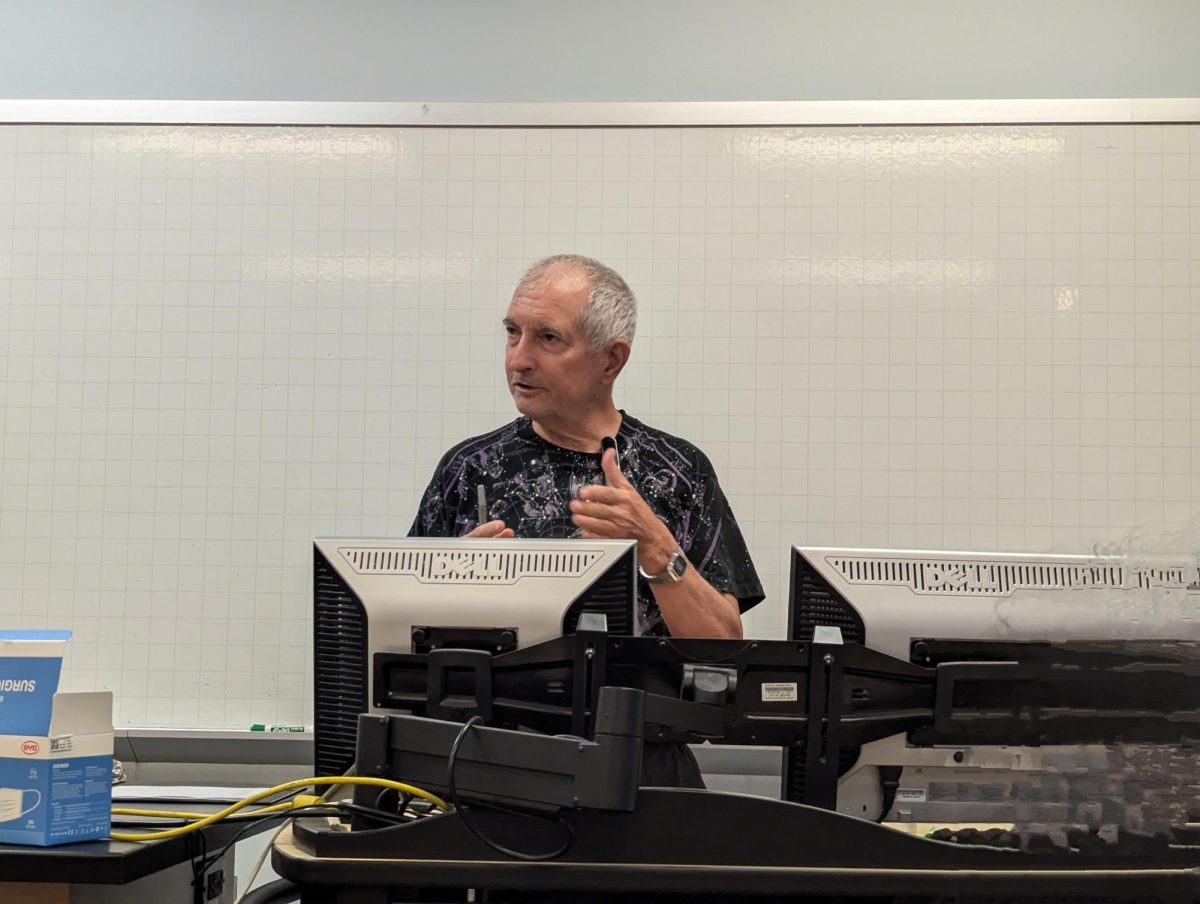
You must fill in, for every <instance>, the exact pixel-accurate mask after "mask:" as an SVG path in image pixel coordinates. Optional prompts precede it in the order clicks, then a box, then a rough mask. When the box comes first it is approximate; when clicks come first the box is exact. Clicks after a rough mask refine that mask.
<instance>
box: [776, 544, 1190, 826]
mask: <svg viewBox="0 0 1200 904" xmlns="http://www.w3.org/2000/svg"><path fill="white" fill-rule="evenodd" d="M817 625H830V626H833V627H838V628H840V629H841V630H842V634H843V639H844V640H845V641H848V642H855V643H861V644H863V645H864V646H867V647H870V648H872V649H875V650H878V651H880V652H883V653H887V654H888V655H890V656H895V657H897V658H900V659H904V660H908V661H911V662H914V663H917V664H926V663H924V662H923V661H922V654H921V647H920V646H919V645H920V643H921V641H922V640H931V639H932V640H949V641H1051V642H1061V641H1127V640H1130V641H1148V642H1153V641H1200V568H1198V565H1197V562H1196V561H1194V560H1193V561H1186V560H1183V559H1182V558H1176V559H1167V558H1159V557H1138V558H1133V557H1120V556H1104V557H1101V556H1073V555H1047V554H1019V553H982V552H979V553H977V552H945V551H924V550H888V549H848V548H847V549H836V548H825V547H795V548H794V549H793V551H792V574H791V591H790V598H789V611H788V637H789V639H791V640H798V641H808V640H811V638H812V632H813V628H814V627H815V626H817ZM1150 746H1152V745H1140V747H1138V748H1137V749H1123V748H1119V747H1116V746H1114V747H1102V746H1099V745H1084V746H1078V747H1071V748H1067V747H1050V746H1047V747H995V746H979V747H974V748H972V747H951V746H947V747H915V746H912V745H910V744H908V743H907V739H906V737H905V736H904V735H896V736H894V737H890V738H885V739H882V740H879V741H875V742H872V743H870V744H867V745H864V746H863V747H862V748H860V749H854V750H846V751H843V762H842V767H843V769H844V772H843V775H842V778H841V780H840V782H839V787H838V809H839V810H840V811H842V812H845V813H848V814H853V815H856V816H860V817H865V818H869V819H880V818H887V819H889V820H894V821H912V822H929V823H939V824H949V823H954V822H960V823H961V822H966V823H971V822H999V823H1022V822H1035V821H1038V820H1039V819H1040V818H1041V817H1045V818H1044V819H1042V821H1045V822H1062V823H1066V822H1073V821H1074V822H1080V821H1085V820H1084V817H1087V818H1093V817H1096V816H1097V814H1099V813H1100V811H1101V810H1102V809H1104V808H1103V807H1101V803H1100V802H1099V801H1092V802H1089V801H1086V800H1082V799H1081V800H1070V799H1069V798H1070V797H1071V794H1072V792H1071V790H1070V787H1069V786H1070V785H1071V781H1072V778H1071V776H1072V775H1078V776H1086V774H1087V773H1089V772H1091V773H1092V775H1091V778H1090V779H1089V780H1091V779H1094V778H1095V774H1096V773H1097V772H1104V771H1105V770H1107V771H1109V772H1113V773H1118V774H1121V773H1123V774H1125V775H1126V777H1128V776H1131V775H1133V773H1135V772H1136V771H1137V769H1136V768H1135V763H1134V760H1136V759H1138V758H1139V757H1141V758H1142V760H1143V763H1142V765H1143V766H1144V767H1145V768H1146V769H1150V770H1152V771H1158V772H1159V773H1160V776H1161V772H1162V770H1163V769H1173V768H1175V767H1174V766H1172V765H1171V761H1170V757H1171V756H1172V754H1171V752H1170V751H1164V752H1162V754H1161V755H1159V754H1156V753H1155V752H1154V751H1153V750H1151V749H1150ZM1153 756H1158V757H1159V759H1161V760H1162V761H1163V762H1162V763H1161V764H1152V763H1150V762H1149V761H1148V760H1147V758H1148V757H1153ZM1193 760H1194V758H1193ZM1180 762H1182V760H1180ZM802 763H803V757H802V756H799V755H797V754H796V753H795V752H794V751H789V755H788V756H786V757H785V794H787V793H790V791H789V789H788V782H789V779H797V776H799V773H798V772H794V771H793V770H797V769H802ZM897 769H899V770H900V771H899V775H898V776H897V775H896V770H897ZM885 779H886V780H885ZM1179 779H1180V784H1179V785H1177V788H1180V789H1183V790H1184V796H1185V798H1186V795H1187V794H1188V793H1191V794H1192V795H1193V797H1192V799H1191V802H1190V803H1188V802H1187V800H1186V799H1185V800H1184V801H1182V802H1179V803H1180V806H1182V807H1183V808H1186V807H1187V806H1198V807H1200V770H1198V769H1197V768H1196V767H1195V765H1194V763H1193V765H1192V772H1191V774H1190V777H1189V776H1187V775H1180V776H1179ZM797 780H798V779H797ZM1081 781H1082V779H1081ZM1189 783H1190V784H1189ZM889 786H890V787H889ZM1054 787H1057V788H1058V790H1057V791H1053V790H1052V788H1054ZM1189 787H1190V788H1191V789H1192V790H1191V791H1190V792H1188V791H1187V790H1186V789H1187V788H1189ZM893 792H894V793H893ZM1060 792H1061V793H1060ZM1131 793H1133V792H1131ZM1136 793H1137V794H1140V793H1142V792H1141V791H1140V790H1139V791H1137V792H1136ZM1114 795H1115V796H1116V797H1119V796H1120V795H1119V792H1114ZM1108 803H1112V801H1111V800H1110V801H1109V802H1108ZM1118 803H1119V801H1118ZM1158 803H1159V804H1161V806H1162V807H1163V808H1166V809H1170V808H1171V807H1174V806H1175V803H1176V802H1172V801H1170V800H1167V799H1165V798H1164V799H1162V800H1160V801H1158ZM1106 806H1107V804H1106ZM1131 806H1132V804H1131ZM1139 806H1141V805H1139ZM1089 807H1090V808H1091V809H1090V810H1089V809H1088V808H1089ZM1112 809H1113V808H1112V807H1108V811H1111V810H1112ZM1110 817H1111V812H1109V815H1108V816H1106V817H1105V818H1110ZM1139 818H1140V817H1139Z"/></svg>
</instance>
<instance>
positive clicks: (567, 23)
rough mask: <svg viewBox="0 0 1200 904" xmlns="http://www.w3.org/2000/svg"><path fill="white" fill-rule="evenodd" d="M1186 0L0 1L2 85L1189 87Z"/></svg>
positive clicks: (434, 95) (734, 96)
mask: <svg viewBox="0 0 1200 904" xmlns="http://www.w3.org/2000/svg"><path fill="white" fill-rule="evenodd" d="M1197 35H1200V3H1197V2H1195V0H962V2H952V0H891V2H889V0H838V2H834V0H822V2H817V0H792V2H785V0H508V2H500V0H457V2H455V0H390V2H388V0H337V2H333V0H124V2H117V0H39V2H29V0H0V98H10V99H13V98H25V99H34V98H72V99H74V98H93V99H180V100H314V101H480V102H496V101H571V100H578V101H632V100H636V101H678V100H698V101H703V100H828V99H849V100H857V99H864V100H869V99H914V98H1035V97H1051V98H1055V97H1061V98H1087V97H1197V96H1200V53H1197V51H1196V47H1195V42H1196V37H1197Z"/></svg>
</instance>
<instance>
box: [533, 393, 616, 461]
mask: <svg viewBox="0 0 1200 904" xmlns="http://www.w3.org/2000/svg"><path fill="white" fill-rule="evenodd" d="M531 423H532V424H533V432H534V433H536V434H537V435H538V436H540V437H541V438H542V439H544V440H545V441H546V442H548V443H551V444H553V445H555V446H561V447H562V448H564V449H570V450H572V451H574V452H599V451H600V440H601V439H603V438H604V437H606V436H616V435H617V431H618V430H620V429H621V412H620V411H618V410H617V408H616V406H615V405H613V404H612V402H611V401H610V402H609V403H608V405H607V406H605V407H603V408H600V409H598V410H596V411H592V412H589V413H587V414H585V415H584V416H583V417H581V418H572V419H571V421H570V422H569V423H557V422H548V421H531Z"/></svg>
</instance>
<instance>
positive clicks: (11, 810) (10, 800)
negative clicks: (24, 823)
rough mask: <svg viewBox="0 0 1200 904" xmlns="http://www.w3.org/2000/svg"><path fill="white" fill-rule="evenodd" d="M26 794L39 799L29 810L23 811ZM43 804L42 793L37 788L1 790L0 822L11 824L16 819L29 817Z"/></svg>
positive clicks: (35, 800) (36, 799)
mask: <svg viewBox="0 0 1200 904" xmlns="http://www.w3.org/2000/svg"><path fill="white" fill-rule="evenodd" d="M26 793H29V794H35V795H37V797H36V798H35V799H34V801H33V806H31V807H29V809H27V810H22V809H21V803H22V800H23V798H24V796H25V794H26ZM41 802H42V793H41V792H40V791H38V790H37V789H36V788H26V789H25V790H22V789H20V788H0V822H11V821H12V820H14V819H20V818H21V817H22V816H28V815H29V814H30V813H32V812H33V811H34V810H36V809H37V808H38V806H39V805H40V804H41Z"/></svg>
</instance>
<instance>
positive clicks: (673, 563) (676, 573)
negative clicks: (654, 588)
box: [638, 546, 688, 584]
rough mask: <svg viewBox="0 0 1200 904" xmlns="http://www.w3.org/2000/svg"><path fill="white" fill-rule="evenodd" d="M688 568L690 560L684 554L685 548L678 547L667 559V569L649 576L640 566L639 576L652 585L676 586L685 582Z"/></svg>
mask: <svg viewBox="0 0 1200 904" xmlns="http://www.w3.org/2000/svg"><path fill="white" fill-rule="evenodd" d="M687 567H688V560H687V556H686V555H685V554H684V552H683V547H681V546H676V547H675V551H674V552H673V553H671V555H670V557H669V558H668V559H667V565H666V567H665V568H664V569H663V570H662V571H660V572H659V573H658V574H648V573H647V572H646V569H644V568H642V566H641V565H638V574H640V575H641V576H642V578H643V579H644V580H645V581H646V582H647V583H650V584H675V583H678V582H679V581H681V580H683V575H684V573H685V572H686V571H687Z"/></svg>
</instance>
